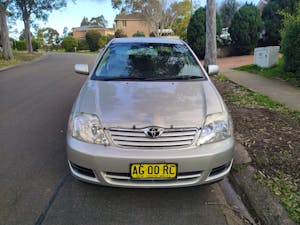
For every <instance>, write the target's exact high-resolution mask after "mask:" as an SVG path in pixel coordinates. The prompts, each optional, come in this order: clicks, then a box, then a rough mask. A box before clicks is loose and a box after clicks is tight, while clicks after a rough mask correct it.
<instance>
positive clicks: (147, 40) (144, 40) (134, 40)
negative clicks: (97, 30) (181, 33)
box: [112, 37, 184, 44]
mask: <svg viewBox="0 0 300 225" xmlns="http://www.w3.org/2000/svg"><path fill="white" fill-rule="evenodd" d="M112 43H161V44H184V42H183V41H182V40H180V39H171V38H157V37H149V38H148V37H147V38H145V37H132V38H114V39H113V40H112Z"/></svg>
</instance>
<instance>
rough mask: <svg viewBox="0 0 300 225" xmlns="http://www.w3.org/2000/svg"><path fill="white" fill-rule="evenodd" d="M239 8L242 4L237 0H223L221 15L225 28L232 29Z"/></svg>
mask: <svg viewBox="0 0 300 225" xmlns="http://www.w3.org/2000/svg"><path fill="white" fill-rule="evenodd" d="M239 6H240V4H239V3H238V2H237V1H236V0H223V2H222V4H221V6H220V9H219V13H220V16H221V19H222V24H223V26H224V27H230V25H231V21H232V19H233V16H234V13H235V12H236V11H237V9H238V7H239Z"/></svg>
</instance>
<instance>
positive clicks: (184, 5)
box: [172, 0, 192, 40]
mask: <svg viewBox="0 0 300 225" xmlns="http://www.w3.org/2000/svg"><path fill="white" fill-rule="evenodd" d="M178 7H179V8H181V15H180V16H178V17H177V18H176V20H175V22H174V24H173V25H172V30H173V31H174V33H175V34H176V35H178V36H179V37H180V38H181V39H183V40H187V26H188V24H189V21H190V19H191V12H190V11H191V7H192V5H191V1H190V0H184V1H182V2H179V3H178Z"/></svg>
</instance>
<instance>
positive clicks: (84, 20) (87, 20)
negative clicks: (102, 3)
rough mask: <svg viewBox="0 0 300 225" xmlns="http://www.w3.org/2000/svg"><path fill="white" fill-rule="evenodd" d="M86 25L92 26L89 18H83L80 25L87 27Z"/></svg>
mask: <svg viewBox="0 0 300 225" xmlns="http://www.w3.org/2000/svg"><path fill="white" fill-rule="evenodd" d="M86 25H90V21H89V19H88V18H87V17H85V16H84V17H83V18H82V20H81V23H80V26H81V27H82V26H86Z"/></svg>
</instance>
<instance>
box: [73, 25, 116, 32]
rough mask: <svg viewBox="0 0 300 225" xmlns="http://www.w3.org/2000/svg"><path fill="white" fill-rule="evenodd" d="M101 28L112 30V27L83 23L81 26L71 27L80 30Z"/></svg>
mask: <svg viewBox="0 0 300 225" xmlns="http://www.w3.org/2000/svg"><path fill="white" fill-rule="evenodd" d="M92 28H94V29H103V30H114V28H104V27H99V26H95V25H84V26H81V27H73V28H72V30H76V31H80V30H87V29H92Z"/></svg>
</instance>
